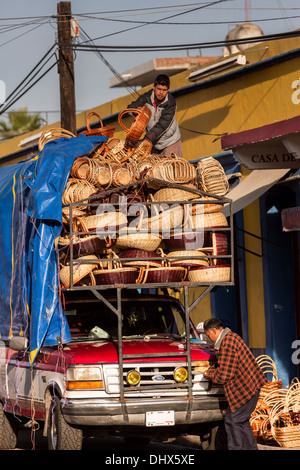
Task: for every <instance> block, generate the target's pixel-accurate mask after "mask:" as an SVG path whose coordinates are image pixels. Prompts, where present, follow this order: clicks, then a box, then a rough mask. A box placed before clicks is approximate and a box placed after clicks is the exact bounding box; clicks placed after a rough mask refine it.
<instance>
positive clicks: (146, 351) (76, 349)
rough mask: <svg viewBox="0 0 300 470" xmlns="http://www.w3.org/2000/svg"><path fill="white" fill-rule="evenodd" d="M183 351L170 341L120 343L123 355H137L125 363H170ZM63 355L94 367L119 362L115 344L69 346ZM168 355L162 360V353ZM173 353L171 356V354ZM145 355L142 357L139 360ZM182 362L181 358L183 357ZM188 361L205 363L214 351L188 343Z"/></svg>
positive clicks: (125, 341)
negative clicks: (189, 357) (189, 352)
mask: <svg viewBox="0 0 300 470" xmlns="http://www.w3.org/2000/svg"><path fill="white" fill-rule="evenodd" d="M184 351H185V343H184V342H182V341H176V340H173V339H170V338H168V339H144V340H143V339H139V340H136V339H134V340H132V339H131V340H123V354H124V355H125V354H131V355H133V356H137V357H136V359H134V357H133V358H129V359H125V358H124V362H132V361H133V360H135V362H136V361H138V362H150V361H153V360H155V361H170V360H174V359H177V360H179V358H178V356H177V357H176V354H178V353H179V352H184ZM64 352H65V354H68V355H69V356H71V358H72V359H71V358H70V359H71V361H70V362H72V363H74V364H95V363H117V362H118V342H117V341H106V340H100V341H89V342H76V343H69V344H68V345H67V346H65V347H64ZM153 353H155V354H157V353H161V357H159V356H158V357H155V358H153V357H151V356H150V355H152V354H153ZM165 353H168V356H166V357H164V354H165ZM170 353H174V356H172V355H170ZM139 355H144V356H145V357H138V356H139ZM183 359H184V356H183ZM191 359H192V360H193V361H195V360H197V361H208V360H213V359H215V354H214V352H213V351H212V350H211V349H210V348H209V347H205V346H203V345H200V344H199V343H198V342H196V341H195V342H194V341H192V342H191Z"/></svg>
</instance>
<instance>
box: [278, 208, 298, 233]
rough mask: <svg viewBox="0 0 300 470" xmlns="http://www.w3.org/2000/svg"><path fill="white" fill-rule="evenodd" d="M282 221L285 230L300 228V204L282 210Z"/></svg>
mask: <svg viewBox="0 0 300 470" xmlns="http://www.w3.org/2000/svg"><path fill="white" fill-rule="evenodd" d="M281 221H282V230H283V231H284V232H291V231H294V230H300V206H297V207H289V208H288V209H283V210H282V211H281Z"/></svg>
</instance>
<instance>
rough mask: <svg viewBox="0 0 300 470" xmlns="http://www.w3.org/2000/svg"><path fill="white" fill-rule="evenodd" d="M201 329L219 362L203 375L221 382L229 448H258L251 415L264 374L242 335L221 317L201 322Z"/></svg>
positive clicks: (264, 380) (264, 381) (265, 380)
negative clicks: (224, 325)
mask: <svg viewBox="0 0 300 470" xmlns="http://www.w3.org/2000/svg"><path fill="white" fill-rule="evenodd" d="M204 332H205V334H206V335H207V336H208V338H209V339H210V340H211V341H212V342H213V343H214V348H215V350H216V354H217V358H218V364H217V366H216V367H210V368H209V369H208V370H207V371H206V372H205V373H204V376H205V377H206V378H209V379H211V380H212V381H213V382H214V383H217V384H220V385H223V387H224V391H225V394H226V398H227V401H228V409H227V412H226V416H225V429H226V434H227V444H228V449H229V450H257V442H256V439H255V437H254V434H253V431H252V428H251V425H250V422H249V420H250V417H251V414H252V412H253V411H254V409H255V407H256V403H257V400H258V396H259V392H260V389H261V388H262V386H263V385H264V384H265V383H266V382H267V379H266V377H265V374H264V373H263V372H262V370H261V368H260V367H259V365H258V363H257V361H256V360H255V357H254V356H253V354H252V352H251V351H250V349H249V348H248V346H247V345H246V344H245V343H244V341H243V340H242V338H241V337H240V336H239V335H237V334H236V333H233V332H232V331H231V330H230V329H229V328H224V327H223V324H222V322H221V321H220V320H218V319H216V318H210V319H209V320H206V322H204Z"/></svg>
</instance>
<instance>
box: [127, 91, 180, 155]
mask: <svg viewBox="0 0 300 470" xmlns="http://www.w3.org/2000/svg"><path fill="white" fill-rule="evenodd" d="M154 98H155V95H154V90H149V91H146V93H144V94H142V95H141V96H139V98H138V99H137V100H136V101H133V102H132V103H130V105H128V106H127V108H141V107H142V106H144V105H146V106H148V108H149V109H150V111H151V118H150V121H149V123H148V125H147V128H146V135H145V137H146V139H148V140H150V141H151V142H152V145H153V147H155V148H156V149H157V150H162V149H165V148H166V147H169V146H170V145H172V144H175V143H176V142H178V140H180V130H179V127H178V123H177V121H176V119H175V114H176V101H175V98H174V97H173V95H171V93H167V95H166V97H165V99H164V100H163V101H162V102H161V103H159V104H157V103H156V102H155V99H154Z"/></svg>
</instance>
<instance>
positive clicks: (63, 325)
mask: <svg viewBox="0 0 300 470" xmlns="http://www.w3.org/2000/svg"><path fill="white" fill-rule="evenodd" d="M106 140H107V137H101V136H97V137H86V136H85V135H82V134H81V135H80V136H79V137H72V138H71V139H66V138H61V139H56V140H55V141H50V142H48V143H47V144H46V145H45V147H44V149H43V150H42V151H41V152H40V153H39V155H37V156H36V157H34V158H32V159H31V160H27V161H25V162H21V163H17V164H16V165H9V166H5V167H2V168H0V339H2V340H8V339H9V338H10V337H11V336H26V337H28V338H29V344H30V346H29V347H30V362H31V363H33V362H34V360H35V357H36V355H37V353H38V351H39V349H40V347H41V346H42V345H45V346H53V345H56V344H57V337H61V339H62V342H63V343H66V342H68V341H70V339H71V338H70V331H69V328H68V324H67V322H66V320H65V316H64V311H63V308H62V304H61V301H60V289H59V279H58V272H59V263H58V256H57V252H56V250H55V240H56V239H57V237H59V235H60V233H61V229H62V194H63V192H64V189H65V187H66V184H67V181H68V178H69V175H70V171H71V167H72V164H73V161H74V160H75V159H76V158H78V157H80V156H82V155H85V154H88V153H89V152H91V151H92V150H93V148H95V147H96V146H98V145H99V144H100V143H101V142H104V141H106Z"/></svg>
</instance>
